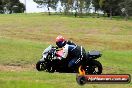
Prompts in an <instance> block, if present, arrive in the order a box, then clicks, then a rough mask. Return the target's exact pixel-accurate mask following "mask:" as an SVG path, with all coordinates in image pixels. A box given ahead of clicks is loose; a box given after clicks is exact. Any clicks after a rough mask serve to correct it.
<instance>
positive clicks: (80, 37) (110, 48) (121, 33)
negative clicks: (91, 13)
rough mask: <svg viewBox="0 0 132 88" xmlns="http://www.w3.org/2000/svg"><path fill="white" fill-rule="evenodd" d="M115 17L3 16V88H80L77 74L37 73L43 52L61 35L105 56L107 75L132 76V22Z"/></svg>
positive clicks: (103, 87) (0, 39) (119, 87)
mask: <svg viewBox="0 0 132 88" xmlns="http://www.w3.org/2000/svg"><path fill="white" fill-rule="evenodd" d="M118 19H119V18H118ZM118 19H116V18H114V19H113V20H109V19H107V18H102V17H101V18H92V17H88V18H74V17H65V16H57V15H55V16H54V15H53V16H52V15H51V16H47V15H44V14H12V15H0V87H1V88H9V87H10V88H30V87H32V88H38V87H39V88H57V87H59V88H62V87H63V88H68V87H71V86H72V87H73V88H77V87H78V88H80V87H81V86H79V85H78V84H77V83H76V81H75V78H76V76H75V74H63V73H61V74H58V73H55V74H49V73H46V72H37V71H36V70H35V67H34V65H35V63H36V62H37V61H38V60H39V58H41V53H42V52H43V49H44V48H46V47H47V46H48V45H49V44H52V45H54V44H55V38H56V36H57V35H59V34H61V35H63V36H64V37H66V38H67V39H70V40H72V41H74V42H75V43H77V44H79V45H82V46H84V47H85V49H86V50H87V51H89V50H99V51H101V52H102V54H103V56H102V57H101V58H99V59H98V60H99V61H100V62H101V63H102V64H103V67H104V70H103V74H132V70H131V69H132V64H131V63H132V59H131V58H132V25H131V24H132V21H131V20H129V21H124V20H121V19H120V20H118ZM83 87H84V88H88V87H90V88H106V87H108V88H131V87H132V83H130V84H125V85H123V84H122V85H118V84H117V85H112V84H111V85H107V84H106V85H101V84H96V85H95V84H94V85H85V86H83Z"/></svg>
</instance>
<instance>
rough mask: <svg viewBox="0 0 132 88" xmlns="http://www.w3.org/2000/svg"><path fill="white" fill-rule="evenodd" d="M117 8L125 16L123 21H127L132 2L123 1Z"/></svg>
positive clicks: (131, 0) (130, 12) (131, 14)
mask: <svg viewBox="0 0 132 88" xmlns="http://www.w3.org/2000/svg"><path fill="white" fill-rule="evenodd" d="M119 6H120V8H121V11H122V13H123V14H124V15H125V20H128V18H129V16H132V0H123V1H122V2H121V3H120V4H119Z"/></svg>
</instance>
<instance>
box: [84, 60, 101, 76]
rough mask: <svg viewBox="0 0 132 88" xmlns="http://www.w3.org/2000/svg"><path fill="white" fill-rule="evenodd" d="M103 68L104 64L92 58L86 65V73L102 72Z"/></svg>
mask: <svg viewBox="0 0 132 88" xmlns="http://www.w3.org/2000/svg"><path fill="white" fill-rule="evenodd" d="M102 69H103V68H102V64H101V63H100V62H99V61H97V60H91V61H89V62H88V63H87V65H86V66H85V72H86V74H101V73H102Z"/></svg>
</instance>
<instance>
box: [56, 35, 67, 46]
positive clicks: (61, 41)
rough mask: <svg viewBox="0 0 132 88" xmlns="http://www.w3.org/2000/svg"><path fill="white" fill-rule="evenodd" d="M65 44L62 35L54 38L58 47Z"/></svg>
mask: <svg viewBox="0 0 132 88" xmlns="http://www.w3.org/2000/svg"><path fill="white" fill-rule="evenodd" d="M65 44H66V40H65V38H64V37H63V36H61V35H59V36H58V37H57V38H56V45H57V46H58V47H59V48H62V47H63V46H65Z"/></svg>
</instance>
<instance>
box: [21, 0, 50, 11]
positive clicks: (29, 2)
mask: <svg viewBox="0 0 132 88" xmlns="http://www.w3.org/2000/svg"><path fill="white" fill-rule="evenodd" d="M25 1H26V12H27V13H35V12H36V13H38V12H44V11H47V10H46V8H37V6H38V5H37V4H36V3H35V2H34V1H33V0H20V2H22V3H24V4H25Z"/></svg>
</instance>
